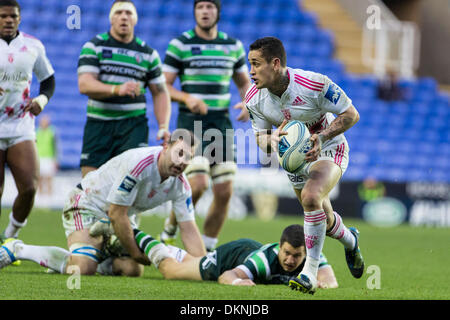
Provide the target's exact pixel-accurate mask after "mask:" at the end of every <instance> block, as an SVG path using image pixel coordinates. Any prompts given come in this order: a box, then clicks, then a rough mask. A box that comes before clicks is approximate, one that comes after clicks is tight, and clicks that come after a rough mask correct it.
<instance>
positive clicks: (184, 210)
mask: <svg viewBox="0 0 450 320" xmlns="http://www.w3.org/2000/svg"><path fill="white" fill-rule="evenodd" d="M177 179H179V181H177V184H176V189H177V190H176V193H175V195H176V198H175V199H174V200H173V202H172V203H173V212H174V213H175V217H176V218H177V221H178V222H183V221H193V220H195V216H194V203H193V202H192V190H191V187H190V185H189V183H188V182H187V178H186V176H185V175H184V174H182V175H180V176H179V177H178V178H177Z"/></svg>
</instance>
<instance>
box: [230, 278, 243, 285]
mask: <svg viewBox="0 0 450 320" xmlns="http://www.w3.org/2000/svg"><path fill="white" fill-rule="evenodd" d="M241 281H242V279H241V278H237V279H234V280H233V281H232V282H231V285H232V286H235V285H236V284H238V283H239V282H241Z"/></svg>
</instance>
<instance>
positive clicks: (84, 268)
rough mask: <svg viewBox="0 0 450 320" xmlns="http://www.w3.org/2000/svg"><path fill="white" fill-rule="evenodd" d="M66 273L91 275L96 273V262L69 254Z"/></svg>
mask: <svg viewBox="0 0 450 320" xmlns="http://www.w3.org/2000/svg"><path fill="white" fill-rule="evenodd" d="M66 273H67V274H74V273H76V274H79V275H83V276H93V275H95V274H96V273H97V264H94V263H92V262H90V261H86V260H84V259H80V258H79V257H72V256H71V257H70V258H69V262H68V264H67V267H66Z"/></svg>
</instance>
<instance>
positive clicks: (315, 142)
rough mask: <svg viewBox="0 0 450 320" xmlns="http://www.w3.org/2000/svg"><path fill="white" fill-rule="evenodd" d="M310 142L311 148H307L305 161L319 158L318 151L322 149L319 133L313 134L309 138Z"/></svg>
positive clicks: (321, 138) (321, 139)
mask: <svg viewBox="0 0 450 320" xmlns="http://www.w3.org/2000/svg"><path fill="white" fill-rule="evenodd" d="M309 140H310V141H311V144H312V148H311V150H309V151H308V152H307V153H306V155H305V161H306V162H313V161H316V160H317V159H318V158H319V155H320V152H321V151H322V143H323V137H322V136H321V135H320V134H317V133H315V134H313V135H312V136H311V138H310V139H309Z"/></svg>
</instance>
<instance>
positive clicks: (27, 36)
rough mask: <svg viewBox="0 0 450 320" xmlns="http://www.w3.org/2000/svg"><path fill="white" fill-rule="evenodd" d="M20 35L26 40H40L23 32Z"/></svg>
mask: <svg viewBox="0 0 450 320" xmlns="http://www.w3.org/2000/svg"><path fill="white" fill-rule="evenodd" d="M20 33H21V34H22V35H23V36H24V37H25V38H30V39H34V40H39V39H38V38H36V37H33V36H32V35H31V34H28V33H25V32H23V31H20Z"/></svg>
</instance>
